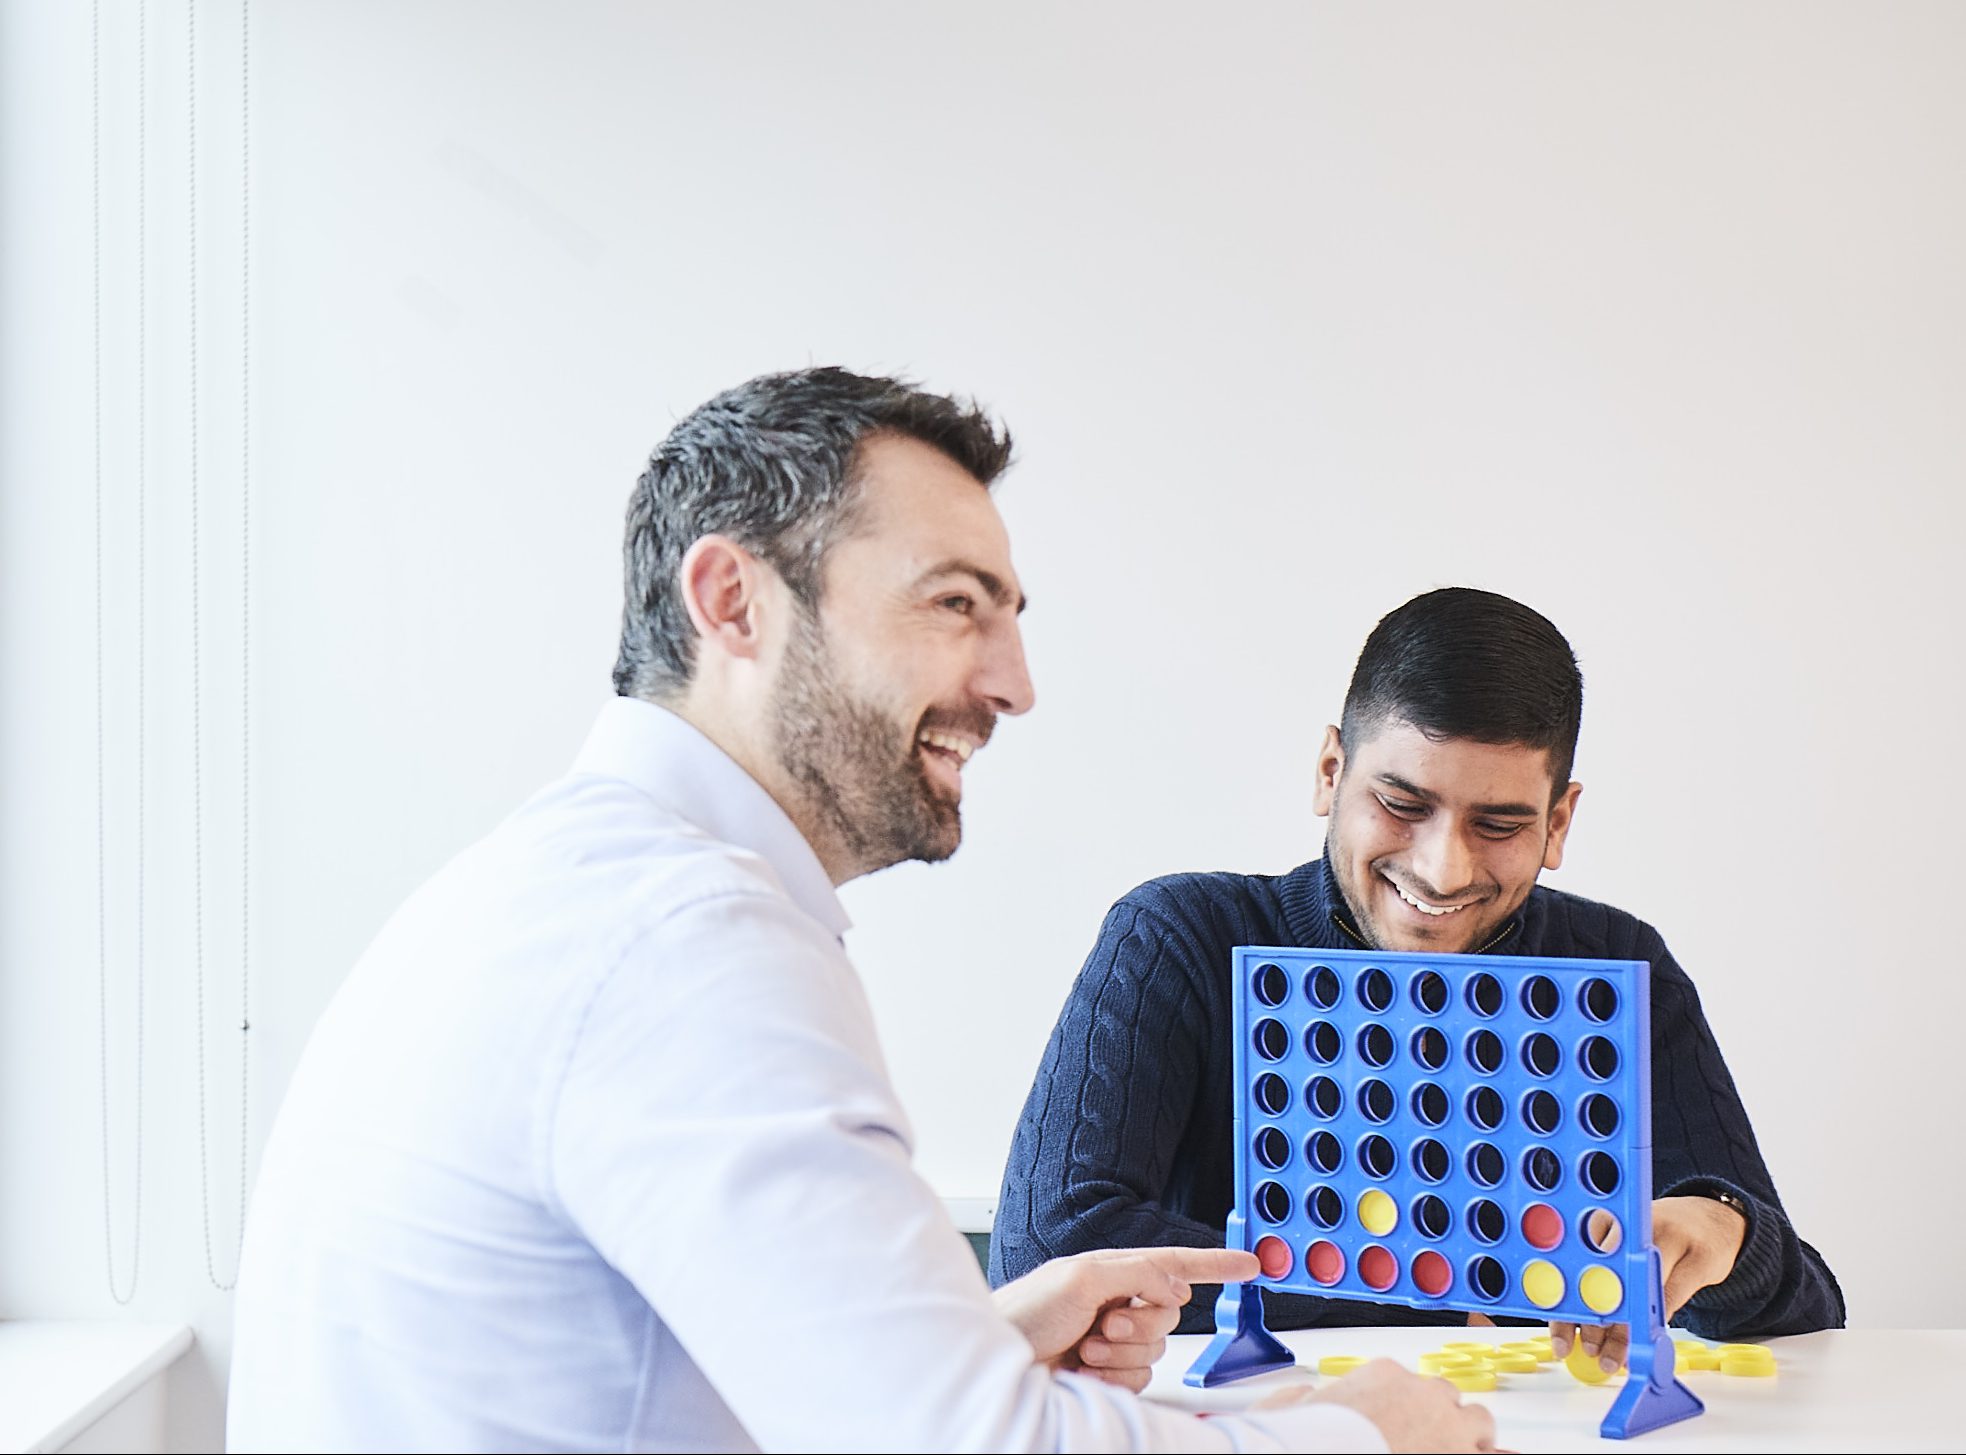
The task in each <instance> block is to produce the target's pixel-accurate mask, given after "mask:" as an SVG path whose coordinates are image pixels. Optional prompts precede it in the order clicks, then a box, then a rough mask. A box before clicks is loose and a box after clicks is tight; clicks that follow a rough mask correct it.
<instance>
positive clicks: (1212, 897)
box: [1108, 873, 1279, 948]
mask: <svg viewBox="0 0 1966 1455" xmlns="http://www.w3.org/2000/svg"><path fill="white" fill-rule="evenodd" d="M1275 885H1276V880H1275V879H1273V878H1272V877H1270V876H1269V875H1266V874H1229V873H1186V874H1165V875H1162V876H1161V877H1160V878H1158V879H1149V880H1148V881H1147V882H1146V883H1144V884H1140V885H1136V886H1135V887H1134V888H1133V889H1131V890H1129V891H1128V892H1127V893H1126V894H1124V895H1122V896H1121V897H1120V899H1119V901H1118V903H1116V904H1115V905H1114V906H1113V908H1112V911H1111V913H1110V914H1109V916H1108V923H1109V924H1110V923H1111V922H1112V920H1113V919H1115V918H1124V919H1140V918H1145V919H1146V920H1147V921H1148V922H1149V923H1150V924H1151V925H1153V926H1155V927H1157V928H1158V929H1160V931H1161V932H1162V933H1164V934H1168V935H1172V936H1175V937H1178V938H1182V939H1188V940H1193V941H1195V942H1197V943H1198V944H1202V945H1206V946H1208V947H1210V948H1215V947H1216V946H1218V945H1219V946H1220V947H1222V948H1232V947H1233V946H1235V945H1239V944H1256V943H1267V942H1268V940H1269V939H1270V938H1273V937H1274V935H1275V933H1276V929H1277V924H1278V919H1279V906H1278V902H1277V893H1276V888H1275Z"/></svg>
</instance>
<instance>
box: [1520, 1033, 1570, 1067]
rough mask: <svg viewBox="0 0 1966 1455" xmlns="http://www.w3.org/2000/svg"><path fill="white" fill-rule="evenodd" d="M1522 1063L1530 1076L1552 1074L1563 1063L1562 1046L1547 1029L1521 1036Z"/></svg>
mask: <svg viewBox="0 0 1966 1455" xmlns="http://www.w3.org/2000/svg"><path fill="white" fill-rule="evenodd" d="M1522 1064H1523V1067H1524V1069H1525V1070H1527V1071H1528V1072H1529V1074H1530V1075H1531V1076H1544V1077H1548V1076H1554V1075H1556V1072H1557V1068H1558V1067H1559V1066H1561V1065H1562V1064H1563V1048H1562V1047H1561V1046H1559V1045H1557V1043H1556V1037H1555V1036H1552V1035H1550V1034H1549V1033H1548V1032H1547V1031H1537V1032H1535V1033H1534V1034H1532V1035H1527V1036H1524V1037H1523V1038H1522Z"/></svg>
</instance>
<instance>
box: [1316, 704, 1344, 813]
mask: <svg viewBox="0 0 1966 1455" xmlns="http://www.w3.org/2000/svg"><path fill="white" fill-rule="evenodd" d="M1344 776H1345V743H1344V739H1343V738H1341V737H1339V735H1338V729H1337V727H1336V725H1332V726H1328V727H1326V728H1325V730H1324V742H1323V744H1322V745H1321V746H1320V747H1319V748H1318V750H1317V790H1316V793H1315V794H1314V795H1313V797H1312V799H1311V812H1313V813H1315V814H1316V815H1317V816H1318V817H1319V818H1326V817H1329V816H1330V813H1331V805H1332V803H1333V802H1334V801H1336V799H1337V797H1338V780H1339V779H1340V778H1342V777H1344Z"/></svg>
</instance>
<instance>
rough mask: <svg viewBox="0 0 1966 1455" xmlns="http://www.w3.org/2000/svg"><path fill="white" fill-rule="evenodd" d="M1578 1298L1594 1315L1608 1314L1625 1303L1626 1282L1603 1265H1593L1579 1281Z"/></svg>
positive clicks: (1584, 1272)
mask: <svg viewBox="0 0 1966 1455" xmlns="http://www.w3.org/2000/svg"><path fill="white" fill-rule="evenodd" d="M1577 1296H1578V1297H1579V1298H1581V1299H1583V1301H1584V1307H1585V1308H1587V1309H1589V1310H1590V1311H1591V1312H1592V1313H1594V1314H1608V1313H1610V1312H1611V1311H1612V1310H1613V1309H1615V1308H1617V1307H1618V1305H1619V1304H1621V1303H1623V1302H1624V1301H1625V1281H1624V1280H1623V1279H1622V1278H1620V1277H1619V1276H1618V1275H1617V1274H1615V1273H1613V1272H1612V1271H1611V1270H1610V1269H1609V1268H1606V1267H1604V1266H1603V1265H1602V1264H1597V1263H1593V1264H1592V1265H1591V1266H1590V1267H1589V1268H1586V1269H1585V1270H1584V1271H1583V1274H1582V1276H1581V1277H1579V1278H1578V1280H1577Z"/></svg>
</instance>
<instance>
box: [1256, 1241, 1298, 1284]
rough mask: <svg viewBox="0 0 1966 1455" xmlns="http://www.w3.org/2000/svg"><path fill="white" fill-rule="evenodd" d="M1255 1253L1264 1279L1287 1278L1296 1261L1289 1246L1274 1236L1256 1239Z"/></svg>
mask: <svg viewBox="0 0 1966 1455" xmlns="http://www.w3.org/2000/svg"><path fill="white" fill-rule="evenodd" d="M1255 1252H1256V1262H1257V1263H1258V1264H1259V1265H1260V1266H1261V1267H1262V1270H1263V1276H1264V1277H1265V1278H1288V1277H1289V1276H1290V1270H1291V1268H1292V1267H1293V1266H1294V1265H1295V1264H1296V1261H1297V1260H1296V1258H1295V1257H1293V1256H1292V1254H1291V1252H1290V1244H1288V1243H1286V1242H1284V1240H1283V1239H1281V1238H1279V1237H1277V1236H1276V1235H1275V1234H1271V1235H1270V1236H1268V1237H1262V1238H1258V1239H1257V1240H1256V1249H1255Z"/></svg>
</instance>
